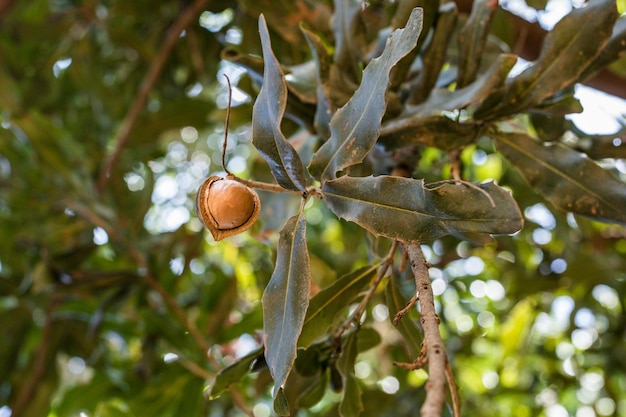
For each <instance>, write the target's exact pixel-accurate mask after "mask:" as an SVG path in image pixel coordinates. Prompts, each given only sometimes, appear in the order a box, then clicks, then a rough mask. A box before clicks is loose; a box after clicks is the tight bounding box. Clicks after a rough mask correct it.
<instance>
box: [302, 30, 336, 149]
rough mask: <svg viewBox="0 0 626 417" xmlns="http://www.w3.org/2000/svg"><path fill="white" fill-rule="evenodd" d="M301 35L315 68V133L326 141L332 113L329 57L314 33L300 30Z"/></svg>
mask: <svg viewBox="0 0 626 417" xmlns="http://www.w3.org/2000/svg"><path fill="white" fill-rule="evenodd" d="M302 33H304V37H305V38H306V41H307V43H308V44H309V49H311V55H312V57H313V60H314V62H315V65H316V67H317V73H316V79H317V88H316V96H317V106H316V108H315V121H314V123H313V124H314V126H315V131H316V132H317V133H318V134H319V135H320V136H321V137H322V139H324V140H326V139H328V138H329V137H330V128H329V125H330V119H331V117H332V115H333V113H334V109H333V106H332V104H331V101H330V93H329V92H328V78H329V76H330V74H329V73H330V57H329V56H328V53H327V52H326V49H325V48H324V45H323V44H322V40H321V39H320V37H319V36H317V35H316V34H315V33H313V32H311V31H309V30H306V29H304V28H302Z"/></svg>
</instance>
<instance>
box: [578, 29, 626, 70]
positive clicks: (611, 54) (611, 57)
mask: <svg viewBox="0 0 626 417" xmlns="http://www.w3.org/2000/svg"><path fill="white" fill-rule="evenodd" d="M625 44H626V18H625V17H620V18H619V19H618V20H617V22H615V26H614V27H613V33H612V35H611V39H610V40H609V42H608V43H607V44H606V46H605V47H604V48H602V50H601V51H600V53H599V54H598V56H597V57H596V59H595V60H594V61H593V63H592V64H591V65H589V66H588V67H587V68H585V71H584V73H583V75H582V77H581V78H582V79H587V78H589V77H591V76H592V75H593V74H595V73H596V72H598V71H599V70H601V69H602V68H604V67H606V66H607V65H609V64H611V63H612V62H614V61H616V60H618V59H619V58H620V57H621V56H622V55H623V54H624V45H625Z"/></svg>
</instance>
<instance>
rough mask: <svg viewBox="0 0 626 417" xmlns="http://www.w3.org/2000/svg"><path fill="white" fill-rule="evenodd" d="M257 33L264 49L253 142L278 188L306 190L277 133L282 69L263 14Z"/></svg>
mask: <svg viewBox="0 0 626 417" xmlns="http://www.w3.org/2000/svg"><path fill="white" fill-rule="evenodd" d="M259 32H260V35H261V46H262V48H263V62H264V70H263V86H262V87H261V91H260V92H259V95H258V96H257V99H256V102H255V103H254V107H253V109H252V143H253V144H254V146H255V147H256V148H257V149H258V150H259V152H260V154H261V155H262V156H263V158H264V159H265V160H266V161H267V163H268V164H269V166H270V169H271V171H272V174H273V175H274V178H276V182H277V183H278V184H279V185H281V186H282V187H283V188H286V189H288V190H295V191H305V190H306V175H305V171H304V170H305V168H304V165H303V164H302V161H301V160H300V156H299V155H298V153H297V152H296V150H295V149H294V148H293V146H291V144H290V143H289V141H287V139H286V138H285V136H284V135H283V133H282V132H281V130H280V122H281V121H282V119H283V115H284V114H285V106H286V103H287V86H286V84H285V76H284V74H283V70H282V69H281V68H280V64H279V63H278V60H277V59H276V57H275V56H274V53H273V52H272V46H271V44H270V37H269V33H268V31H267V25H266V23H265V18H264V17H263V15H261V16H260V17H259Z"/></svg>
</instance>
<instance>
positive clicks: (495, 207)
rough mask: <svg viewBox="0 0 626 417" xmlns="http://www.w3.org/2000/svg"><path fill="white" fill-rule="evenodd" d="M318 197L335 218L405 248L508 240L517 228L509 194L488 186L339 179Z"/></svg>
mask: <svg viewBox="0 0 626 417" xmlns="http://www.w3.org/2000/svg"><path fill="white" fill-rule="evenodd" d="M478 188H480V189H478ZM322 193H323V194H324V200H325V201H326V204H327V205H328V207H329V208H330V209H331V210H332V211H333V212H334V213H335V214H336V215H337V216H339V217H341V218H344V219H346V220H349V221H353V222H355V223H357V224H358V225H360V226H361V227H363V228H364V229H366V230H368V231H370V232H371V233H373V234H375V235H380V236H385V237H388V238H391V239H399V240H402V241H405V242H428V241H432V240H435V239H437V238H439V237H441V236H444V235H447V234H451V233H458V232H479V233H493V234H510V233H515V232H517V231H519V230H520V229H521V228H522V224H523V219H522V216H521V213H520V211H519V207H518V206H517V203H516V202H515V200H514V199H513V197H511V194H510V193H509V192H508V191H506V190H505V189H503V188H501V187H499V186H497V185H496V184H494V183H493V182H490V183H486V184H479V185H478V184H476V188H473V187H470V186H467V185H462V184H459V185H457V184H451V183H444V184H442V185H439V186H437V187H431V188H427V187H425V186H424V182H423V180H414V179H410V178H399V177H388V176H380V177H366V178H351V177H348V176H344V177H341V178H339V179H336V180H332V181H327V182H326V183H325V184H324V186H323V187H322Z"/></svg>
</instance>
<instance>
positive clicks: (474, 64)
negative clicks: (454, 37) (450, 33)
mask: <svg viewBox="0 0 626 417" xmlns="http://www.w3.org/2000/svg"><path fill="white" fill-rule="evenodd" d="M497 9H498V1H497V0H476V1H474V2H473V4H472V12H471V13H470V16H469V18H468V19H467V22H465V25H463V27H462V28H461V30H460V32H459V74H458V77H457V85H458V87H459V88H460V87H465V86H466V85H468V84H470V83H471V82H472V81H474V79H475V78H476V74H477V73H478V68H479V66H480V62H481V57H482V56H483V51H484V49H485V43H486V42H487V35H489V29H490V27H491V19H492V18H493V15H494V13H495V11H496V10H497Z"/></svg>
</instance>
